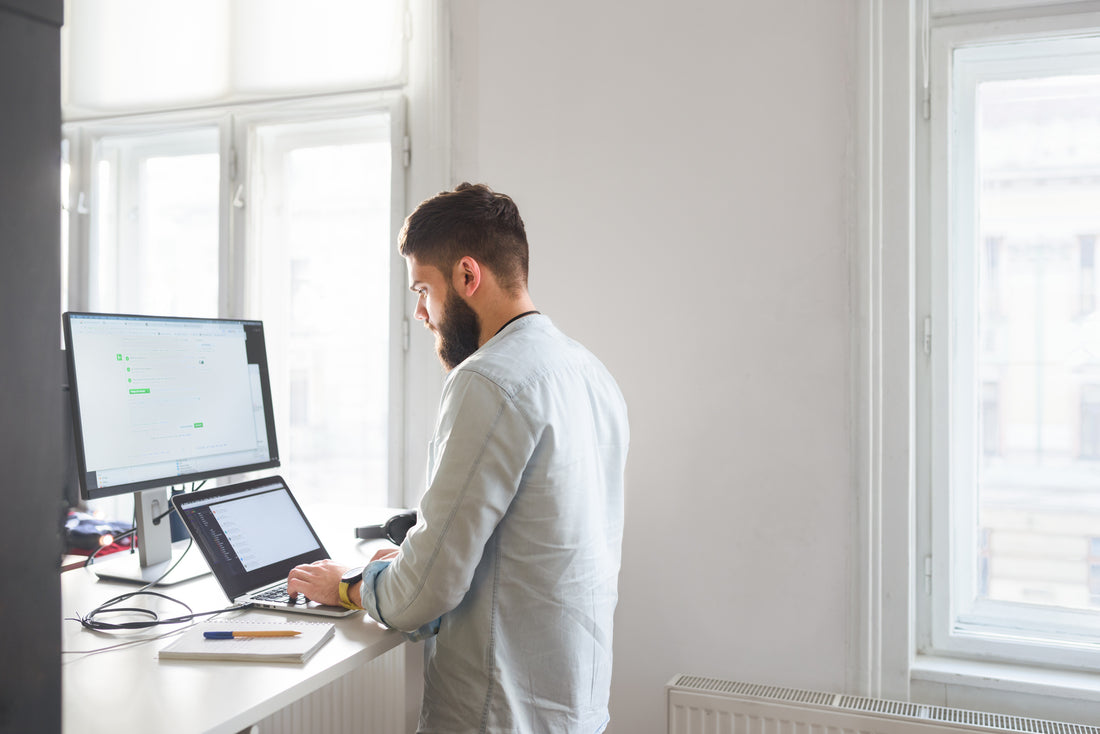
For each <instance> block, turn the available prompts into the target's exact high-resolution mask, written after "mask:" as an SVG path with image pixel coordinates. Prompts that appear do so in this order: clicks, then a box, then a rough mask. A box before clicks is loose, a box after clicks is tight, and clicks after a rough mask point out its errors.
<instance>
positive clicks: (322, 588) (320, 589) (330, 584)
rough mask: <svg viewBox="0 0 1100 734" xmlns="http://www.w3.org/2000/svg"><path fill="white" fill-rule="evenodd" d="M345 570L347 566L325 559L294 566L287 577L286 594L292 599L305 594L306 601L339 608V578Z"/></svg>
mask: <svg viewBox="0 0 1100 734" xmlns="http://www.w3.org/2000/svg"><path fill="white" fill-rule="evenodd" d="M347 570H348V566H341V565H340V564H339V563H336V562H335V561H332V560H329V559H327V558H326V559H325V560H323V561H314V562H313V563H310V564H307V565H304V566H296V567H295V568H292V569H291V570H290V573H289V574H288V575H287V585H286V590H287V593H289V594H290V598H292V599H293V598H296V597H297V596H298V594H305V595H306V598H307V599H310V600H312V601H315V602H317V603H318V604H328V605H330V606H334V607H338V606H340V577H341V576H343V575H344V571H347Z"/></svg>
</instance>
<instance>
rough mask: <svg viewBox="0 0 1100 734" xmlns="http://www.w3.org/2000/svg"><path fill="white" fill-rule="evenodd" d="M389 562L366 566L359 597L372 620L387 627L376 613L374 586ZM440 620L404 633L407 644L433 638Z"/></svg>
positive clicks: (437, 618)
mask: <svg viewBox="0 0 1100 734" xmlns="http://www.w3.org/2000/svg"><path fill="white" fill-rule="evenodd" d="M389 565H390V562H389V561H374V562H372V563H370V564H369V565H367V567H366V568H364V569H363V585H362V586H361V587H360V595H361V596H362V601H363V608H364V609H365V610H366V612H367V614H369V615H370V616H371V617H372V618H373V619H375V620H376V621H378V622H381V623H382V624H384V625H386V626H387V627H389V626H390V625H389V623H388V622H386V620H385V619H384V618H383V617H382V614H381V612H379V611H378V595H377V593H376V592H375V586H376V585H377V583H378V576H379V575H380V574H381V573H382V572H383V571H385V570H386V569H387V568H389ZM439 623H440V618H439V617H436V618H435V619H434V620H432V621H431V622H428V623H427V624H426V625H424V626H423V627H420V628H419V629H417V630H414V631H412V632H406V633H405V637H406V638H407V639H408V640H409V642H420V641H421V640H426V639H428V638H429V637H433V636H435V635H436V634H438V633H439Z"/></svg>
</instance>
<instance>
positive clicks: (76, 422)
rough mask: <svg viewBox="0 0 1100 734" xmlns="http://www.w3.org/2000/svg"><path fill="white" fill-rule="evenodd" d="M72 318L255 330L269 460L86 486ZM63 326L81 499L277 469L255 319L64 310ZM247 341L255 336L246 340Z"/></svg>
mask: <svg viewBox="0 0 1100 734" xmlns="http://www.w3.org/2000/svg"><path fill="white" fill-rule="evenodd" d="M73 317H78V318H89V317H90V318H101V319H108V320H135V319H136V320H148V321H176V322H189V323H221V324H241V325H242V326H243V327H244V328H246V329H247V328H249V327H253V328H258V329H259V338H260V340H261V344H260V350H259V352H260V354H261V355H262V358H261V361H260V362H259V367H260V392H261V397H262V400H263V404H264V423H265V427H266V429H267V442H268V444H267V445H268V457H269V458H268V459H267V460H265V461H260V462H255V463H251V464H239V465H235V466H230V467H222V468H218V469H209V470H205V471H199V472H193V473H191V474H179V475H173V476H171V477H156V478H154V479H144V480H141V481H137V482H128V483H126V484H116V485H112V486H110V487H97V486H88V466H87V461H86V457H85V455H84V431H83V424H82V422H81V415H80V385H79V384H78V381H77V375H76V361H75V357H74V354H73V348H72V344H73V339H72V324H71V319H72V318H73ZM62 323H63V327H64V334H65V364H66V369H67V374H68V380H69V400H70V404H71V411H70V412H71V414H72V421H73V423H72V425H73V444H74V448H75V450H76V451H75V453H76V474H77V485H78V487H79V488H80V497H81V499H83V500H95V499H102V498H104V497H114V496H117V495H122V494H130V493H133V492H139V491H142V490H146V489H156V488H160V487H170V486H175V485H181V484H185V483H188V482H198V481H202V480H206V479H214V478H217V477H226V476H230V475H234V474H244V473H247V472H253V471H260V470H264V469H271V468H275V467H278V466H279V465H280V462H279V445H278V443H277V441H276V436H275V412H274V410H273V407H272V400H271V376H270V374H269V371H268V362H267V342H266V336H265V334H264V330H263V322H262V321H259V320H256V319H225V318H207V317H189V316H153V315H149V314H122V313H106V312H95V311H66V312H65V313H63V314H62ZM248 338H249V339H252V338H255V337H251V336H250V337H248Z"/></svg>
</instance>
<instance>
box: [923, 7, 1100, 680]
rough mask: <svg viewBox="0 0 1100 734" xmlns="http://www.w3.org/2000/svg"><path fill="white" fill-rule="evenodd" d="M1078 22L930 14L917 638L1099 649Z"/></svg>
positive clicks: (1092, 116) (1094, 135)
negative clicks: (925, 402)
mask: <svg viewBox="0 0 1100 734" xmlns="http://www.w3.org/2000/svg"><path fill="white" fill-rule="evenodd" d="M1093 20H1094V21H1096V20H1097V19H1095V18H1094V19H1093ZM1059 22H1060V23H1061V24H1062V25H1061V26H1059ZM1094 25H1095V27H1094V28H1093V30H1088V26H1086V25H1083V24H1082V22H1081V19H1080V18H1076V19H1072V20H1070V19H1067V18H1064V17H1063V18H1062V19H1061V21H1056V22H1054V23H1049V22H1044V23H1035V22H1029V21H1011V22H1009V21H1005V22H1001V23H998V24H996V25H989V24H986V25H960V24H945V25H944V26H943V27H935V26H933V28H932V31H931V36H932V38H931V46H930V50H931V54H930V63H931V72H932V73H931V77H930V79H931V112H930V118H931V119H930V125H929V128H928V129H929V136H928V138H927V140H928V146H929V160H930V168H929V175H928V181H927V185H928V187H927V191H928V200H927V201H928V207H929V209H928V215H929V221H930V222H931V225H930V231H929V233H928V238H927V241H928V242H929V243H931V244H930V245H929V246H928V248H927V250H926V251H925V252H926V256H927V259H926V260H922V266H921V267H923V269H922V270H920V272H921V273H923V275H921V276H920V281H921V284H922V287H923V288H926V289H927V290H926V293H927V294H928V295H927V302H928V303H929V304H930V306H929V308H930V311H931V323H933V324H936V325H937V328H938V329H940V332H941V333H942V334H943V335H944V336H943V338H942V339H938V340H937V341H936V342H935V344H936V347H935V348H934V349H932V350H930V359H928V360H926V361H925V360H922V365H923V366H922V367H918V375H917V377H918V383H919V384H920V385H923V387H922V388H921V389H922V390H923V391H924V394H926V395H928V396H929V398H930V404H931V412H930V414H929V418H928V421H927V422H926V423H923V424H921V425H919V426H918V443H921V444H922V445H923V446H924V452H923V455H925V456H928V457H930V459H931V471H930V472H928V473H926V474H925V476H926V477H927V484H926V485H924V486H923V487H922V488H921V492H922V494H921V495H920V496H921V497H923V498H924V499H925V501H927V503H928V507H929V508H930V510H929V514H928V517H929V518H930V523H929V525H928V526H927V527H923V528H919V532H918V536H919V538H920V540H919V541H918V542H919V543H920V544H921V548H922V550H923V552H924V553H925V554H926V556H927V557H928V558H929V559H930V561H931V564H930V569H931V578H932V581H931V584H930V587H929V590H930V592H931V593H930V594H928V595H927V597H926V607H925V609H923V610H922V611H923V614H922V617H923V619H924V625H923V626H922V628H921V629H922V632H921V635H920V636H919V647H920V648H921V649H922V650H923V651H926V652H936V653H941V654H954V655H964V656H969V657H980V658H987V659H1002V660H1014V661H1030V662H1039V663H1047V664H1057V665H1060V666H1077V667H1083V668H1091V669H1100V655H1098V654H1097V652H1096V645H1097V643H1100V604H1098V603H1097V595H1096V594H1095V592H1094V586H1095V580H1094V577H1095V573H1096V571H1095V558H1094V556H1093V555H1092V550H1090V548H1091V546H1090V543H1093V542H1094V540H1093V539H1094V537H1095V532H1096V528H1097V527H1100V509H1098V508H1100V464H1098V463H1097V461H1096V459H1097V458H1098V453H1100V444H1098V442H1100V394H1098V393H1097V385H1098V384H1100V319H1098V318H1097V315H1096V313H1095V276H1096V273H1095V264H1094V263H1095V237H1094V235H1093V234H1092V233H1093V232H1096V231H1097V228H1098V227H1100V206H1098V205H1097V202H1100V22H1096V23H1094ZM990 28H995V29H996V32H997V34H998V35H992V32H991V31H990V30H989V29H990ZM940 325H942V326H940Z"/></svg>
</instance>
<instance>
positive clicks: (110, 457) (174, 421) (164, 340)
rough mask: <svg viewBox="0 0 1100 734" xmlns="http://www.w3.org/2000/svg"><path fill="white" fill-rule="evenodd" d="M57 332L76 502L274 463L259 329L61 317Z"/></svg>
mask: <svg viewBox="0 0 1100 734" xmlns="http://www.w3.org/2000/svg"><path fill="white" fill-rule="evenodd" d="M64 328H65V347H66V352H67V360H66V361H67V363H68V369H69V389H70V398H71V401H72V409H73V428H74V439H75V446H76V462H77V480H78V483H79V485H80V492H81V496H82V497H84V498H85V499H95V498H98V497H107V496H110V495H115V494H121V493H123V492H134V491H137V490H141V489H150V488H154V487H165V486H169V485H173V484H179V483H183V482H189V481H197V480H200V479H208V478H211V477H219V476H225V475H228V474H237V473H243V472H248V471H255V470H257V469H266V468H270V467H275V466H278V465H279V451H278V448H277V445H276V442H275V418H274V415H273V413H272V410H271V380H270V378H269V376H268V370H267V355H266V349H265V346H264V329H263V323H262V322H260V321H244V320H232V319H197V318H175V317H163V316H128V315H120V314H97V313H66V314H64Z"/></svg>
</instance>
